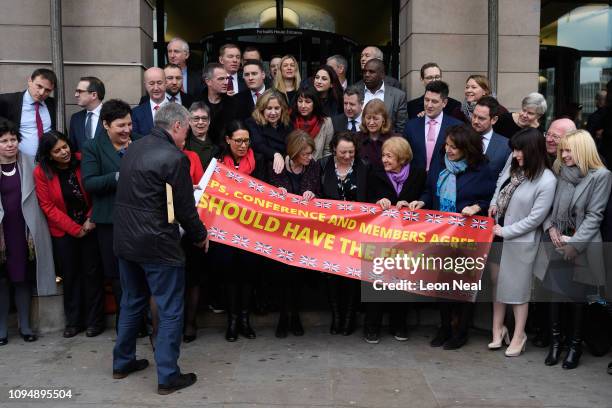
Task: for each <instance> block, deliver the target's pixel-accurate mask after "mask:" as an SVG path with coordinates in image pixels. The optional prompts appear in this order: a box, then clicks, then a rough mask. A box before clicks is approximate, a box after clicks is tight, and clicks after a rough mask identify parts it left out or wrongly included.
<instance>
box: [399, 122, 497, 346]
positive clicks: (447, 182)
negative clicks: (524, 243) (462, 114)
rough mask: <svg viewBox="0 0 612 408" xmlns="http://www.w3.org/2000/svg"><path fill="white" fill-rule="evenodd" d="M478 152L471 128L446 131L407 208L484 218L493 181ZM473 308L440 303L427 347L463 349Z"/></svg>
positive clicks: (478, 140)
mask: <svg viewBox="0 0 612 408" xmlns="http://www.w3.org/2000/svg"><path fill="white" fill-rule="evenodd" d="M482 150H483V149H482V138H481V137H480V135H479V134H478V133H476V131H475V130H474V129H472V127H471V126H467V125H455V126H451V127H449V128H447V129H446V144H445V146H444V151H441V152H440V155H441V157H440V159H439V160H435V161H434V160H432V161H431V162H432V166H431V167H430V168H429V172H428V175H427V184H426V187H425V192H424V193H423V195H421V198H420V200H419V201H413V202H411V203H410V204H409V206H408V207H409V208H410V209H420V208H427V209H431V210H436V211H448V212H453V213H461V214H462V215H463V216H466V217H471V216H474V215H486V214H487V210H488V208H489V201H490V200H491V196H492V195H493V192H494V191H495V179H494V178H493V175H492V174H491V171H490V169H489V166H488V164H487V159H486V157H485V155H484V154H483V153H482ZM473 306H474V305H473V304H472V303H469V302H440V303H439V307H440V320H441V325H440V329H439V330H438V332H437V334H436V336H435V337H434V339H433V340H432V341H431V343H430V344H431V346H432V347H441V346H443V347H444V349H445V350H455V349H458V348H460V347H463V345H464V344H465V343H467V340H468V330H469V325H470V323H471V318H472V311H473ZM453 314H455V315H456V316H457V320H458V324H457V330H456V331H453V328H452V324H451V322H452V320H453Z"/></svg>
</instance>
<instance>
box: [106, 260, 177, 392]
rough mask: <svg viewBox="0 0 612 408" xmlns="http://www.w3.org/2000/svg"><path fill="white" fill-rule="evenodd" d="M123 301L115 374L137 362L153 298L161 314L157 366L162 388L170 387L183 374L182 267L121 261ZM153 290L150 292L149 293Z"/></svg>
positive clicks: (157, 340)
mask: <svg viewBox="0 0 612 408" xmlns="http://www.w3.org/2000/svg"><path fill="white" fill-rule="evenodd" d="M119 275H120V279H121V288H122V289H123V297H122V298H121V315H120V316H119V329H118V332H117V342H116V343H115V348H114V350H113V370H125V369H126V368H127V367H128V365H129V364H130V362H131V361H133V360H135V359H136V337H137V334H138V328H139V327H140V323H141V321H142V316H143V313H144V312H145V310H146V308H147V305H148V304H149V297H150V296H153V299H154V300H155V303H156V305H157V312H158V314H159V331H158V333H157V339H156V341H155V363H156V365H157V379H158V383H159V384H169V383H170V382H171V381H172V380H174V379H175V378H176V377H177V376H178V375H179V374H180V373H181V370H180V368H179V366H178V364H177V362H178V358H179V354H180V345H181V336H182V333H183V296H184V293H185V269H184V267H183V266H169V265H159V264H148V263H147V264H142V263H136V262H131V261H127V260H125V259H121V258H120V259H119ZM149 288H150V291H149Z"/></svg>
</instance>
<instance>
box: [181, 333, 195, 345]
mask: <svg viewBox="0 0 612 408" xmlns="http://www.w3.org/2000/svg"><path fill="white" fill-rule="evenodd" d="M197 337H198V336H197V335H195V334H183V343H191V342H192V341H194V340H195V339H196V338H197Z"/></svg>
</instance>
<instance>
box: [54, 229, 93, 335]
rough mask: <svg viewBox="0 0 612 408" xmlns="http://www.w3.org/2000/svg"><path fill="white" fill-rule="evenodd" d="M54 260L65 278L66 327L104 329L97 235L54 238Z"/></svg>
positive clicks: (91, 233) (66, 235)
mask: <svg viewBox="0 0 612 408" xmlns="http://www.w3.org/2000/svg"><path fill="white" fill-rule="evenodd" d="M53 256H54V257H55V260H56V263H57V266H58V268H59V269H60V271H61V272H62V276H63V277H64V315H65V316H66V327H103V326H104V286H103V285H104V273H103V271H102V269H101V267H100V253H99V251H98V239H97V236H96V231H95V230H94V231H92V232H90V233H89V234H87V235H85V236H84V237H82V238H75V237H73V236H70V235H68V234H65V235H64V236H63V237H59V238H56V237H53Z"/></svg>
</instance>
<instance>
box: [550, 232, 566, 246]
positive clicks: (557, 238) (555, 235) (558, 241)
mask: <svg viewBox="0 0 612 408" xmlns="http://www.w3.org/2000/svg"><path fill="white" fill-rule="evenodd" d="M548 235H550V240H551V241H552V243H553V245H554V246H555V248H561V247H563V246H564V245H565V242H563V239H562V238H561V233H560V232H559V230H558V229H556V228H555V227H550V228H549V229H548Z"/></svg>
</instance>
